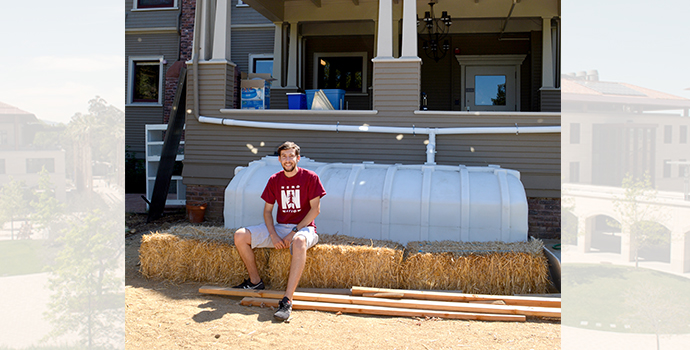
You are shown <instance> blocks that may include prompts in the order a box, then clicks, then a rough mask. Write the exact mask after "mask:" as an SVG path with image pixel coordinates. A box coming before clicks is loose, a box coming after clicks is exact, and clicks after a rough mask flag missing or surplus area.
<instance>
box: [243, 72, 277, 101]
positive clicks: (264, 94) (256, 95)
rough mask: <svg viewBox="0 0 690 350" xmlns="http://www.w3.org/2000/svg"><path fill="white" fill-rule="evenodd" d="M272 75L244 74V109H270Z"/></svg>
mask: <svg viewBox="0 0 690 350" xmlns="http://www.w3.org/2000/svg"><path fill="white" fill-rule="evenodd" d="M273 80H275V79H273V78H272V77H271V75H270V74H257V73H250V74H247V73H242V80H241V82H240V88H241V92H240V96H241V99H242V104H241V106H242V107H241V108H242V109H269V108H270V102H271V82H272V81H273Z"/></svg>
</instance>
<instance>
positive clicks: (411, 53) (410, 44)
mask: <svg viewBox="0 0 690 350" xmlns="http://www.w3.org/2000/svg"><path fill="white" fill-rule="evenodd" d="M402 17H403V20H402V22H403V23H402V53H401V55H400V56H401V58H419V56H417V1H416V0H403V16H402Z"/></svg>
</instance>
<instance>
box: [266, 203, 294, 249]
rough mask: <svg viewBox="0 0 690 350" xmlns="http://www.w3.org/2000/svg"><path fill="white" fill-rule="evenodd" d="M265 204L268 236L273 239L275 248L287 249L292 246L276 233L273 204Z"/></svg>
mask: <svg viewBox="0 0 690 350" xmlns="http://www.w3.org/2000/svg"><path fill="white" fill-rule="evenodd" d="M265 203H266V204H264V222H265V223H266V228H267V229H268V235H269V236H270V237H271V242H273V246H274V247H275V248H276V249H283V248H287V247H289V246H290V244H288V245H287V246H286V245H285V243H284V242H283V240H281V239H280V236H278V234H277V233H276V227H275V224H274V223H273V206H274V204H273V203H268V202H265Z"/></svg>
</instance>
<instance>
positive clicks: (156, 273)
mask: <svg viewBox="0 0 690 350" xmlns="http://www.w3.org/2000/svg"><path fill="white" fill-rule="evenodd" d="M233 233H234V231H232V230H227V229H224V228H211V227H193V226H177V227H172V228H170V230H169V232H167V233H159V232H156V233H152V234H148V235H144V236H142V238H141V246H140V248H139V259H140V261H141V269H140V271H141V273H142V275H144V276H145V277H147V278H155V279H165V280H169V281H171V282H174V283H182V282H187V281H197V282H213V283H220V284H228V285H234V284H239V283H241V282H242V281H243V280H244V279H245V278H246V275H247V271H246V269H245V267H244V263H243V262H242V258H240V256H239V253H238V252H237V249H235V246H234V244H233V243H232V242H233V239H234V238H233ZM254 254H255V256H256V264H257V267H258V268H259V272H260V273H265V270H266V266H267V261H268V254H267V251H266V249H256V250H255V251H254Z"/></svg>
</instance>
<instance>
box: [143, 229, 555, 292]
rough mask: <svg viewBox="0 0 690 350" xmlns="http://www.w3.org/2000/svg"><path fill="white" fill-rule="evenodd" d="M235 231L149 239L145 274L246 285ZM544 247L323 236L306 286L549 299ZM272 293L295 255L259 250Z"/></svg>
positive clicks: (310, 259) (312, 252) (311, 256)
mask: <svg viewBox="0 0 690 350" xmlns="http://www.w3.org/2000/svg"><path fill="white" fill-rule="evenodd" d="M233 233H234V230H229V229H225V228H220V227H201V226H177V227H172V228H171V229H170V230H168V232H166V233H152V234H148V235H144V236H143V237H142V241H141V247H140V249H139V258H140V260H141V273H142V274H143V275H144V276H145V277H147V278H157V279H165V280H169V281H172V282H175V283H181V282H186V281H197V282H211V283H218V284H223V285H235V284H239V283H241V282H242V281H243V280H244V279H245V278H246V276H247V273H246V269H245V267H244V264H243V262H242V259H241V258H240V256H239V254H238V252H237V249H235V246H234V242H233V237H234V236H233ZM542 249H543V243H542V242H541V241H539V240H531V241H529V242H519V243H504V242H489V243H477V242H472V243H462V242H454V241H444V242H410V243H409V244H408V245H407V248H404V247H403V246H402V245H400V244H398V243H395V242H391V241H377V240H371V239H363V238H353V237H348V236H341V235H328V234H319V243H318V244H317V245H316V246H314V247H312V248H311V249H309V250H308V251H307V261H306V263H305V268H304V272H303V273H302V278H301V280H300V283H299V286H300V287H305V288H350V287H352V286H367V287H376V288H399V289H421V290H429V289H436V290H460V291H463V292H464V293H479V294H502V295H512V294H528V293H546V292H547V291H548V287H549V272H548V265H547V262H546V258H545V257H544V254H543V252H542ZM254 254H255V255H256V262H257V267H258V269H259V274H260V275H261V276H262V278H263V279H264V283H266V285H267V288H270V289H285V287H286V285H287V278H288V274H289V271H290V259H291V255H290V251H289V250H288V249H280V250H277V249H268V248H266V249H254Z"/></svg>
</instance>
